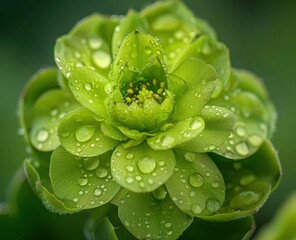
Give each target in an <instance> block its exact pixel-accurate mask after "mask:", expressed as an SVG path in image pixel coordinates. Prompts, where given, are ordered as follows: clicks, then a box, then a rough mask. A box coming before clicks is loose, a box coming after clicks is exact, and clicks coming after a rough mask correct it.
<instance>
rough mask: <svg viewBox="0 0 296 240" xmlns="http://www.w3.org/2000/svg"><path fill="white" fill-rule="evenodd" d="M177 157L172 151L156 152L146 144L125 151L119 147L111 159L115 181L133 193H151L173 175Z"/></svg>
mask: <svg viewBox="0 0 296 240" xmlns="http://www.w3.org/2000/svg"><path fill="white" fill-rule="evenodd" d="M174 166H175V156H174V153H173V151H172V150H161V151H155V150H153V149H152V148H150V147H149V146H148V145H147V144H146V143H145V142H143V143H141V144H139V145H137V146H134V147H130V148H127V149H124V148H123V147H122V146H121V145H120V146H118V147H117V148H116V149H115V150H114V152H113V154H112V158H111V170H112V175H113V177H114V179H115V180H116V181H117V182H118V183H119V184H120V185H121V186H123V187H125V188H127V189H129V190H131V191H133V192H151V191H153V190H155V189H156V188H158V187H159V186H161V185H162V184H163V183H165V182H166V181H167V180H168V178H169V177H170V176H171V175H172V174H173V171H174Z"/></svg>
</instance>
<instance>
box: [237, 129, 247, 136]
mask: <svg viewBox="0 0 296 240" xmlns="http://www.w3.org/2000/svg"><path fill="white" fill-rule="evenodd" d="M236 134H237V135H238V136H239V137H244V136H245V135H246V131H245V129H243V128H242V127H239V128H237V129H236Z"/></svg>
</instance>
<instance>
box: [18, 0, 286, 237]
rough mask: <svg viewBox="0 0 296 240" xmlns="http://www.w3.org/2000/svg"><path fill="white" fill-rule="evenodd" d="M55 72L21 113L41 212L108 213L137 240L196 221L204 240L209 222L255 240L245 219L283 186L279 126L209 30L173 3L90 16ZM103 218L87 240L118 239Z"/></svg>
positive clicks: (259, 88)
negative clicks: (275, 139) (276, 138)
mask: <svg viewBox="0 0 296 240" xmlns="http://www.w3.org/2000/svg"><path fill="white" fill-rule="evenodd" d="M55 61H56V64H57V66H58V68H52V69H45V70H42V71H40V72H38V73H37V74H36V75H35V76H34V77H33V78H32V80H31V81H30V82H29V83H28V85H27V86H26V88H25V90H24V92H23V94H22V97H21V101H20V113H21V114H20V117H21V124H22V128H23V129H24V132H25V139H26V141H27V143H28V145H29V147H30V148H31V157H30V158H28V160H26V161H25V170H26V174H27V178H28V180H29V182H30V184H31V186H32V188H33V189H34V191H35V192H36V194H37V195H38V196H39V197H40V198H41V199H42V201H43V203H44V204H45V206H46V207H47V208H48V209H50V210H51V211H53V212H57V213H60V214H65V213H74V212H78V211H82V210H85V209H93V208H98V210H100V206H102V205H106V204H111V203H112V204H115V205H117V206H118V215H119V218H120V220H121V221H122V223H123V225H124V226H125V227H126V228H127V229H128V231H130V233H132V234H133V235H134V236H135V237H136V238H139V239H177V238H178V237H179V236H180V235H181V234H182V232H183V231H185V230H186V228H188V227H189V226H190V224H191V223H192V222H193V221H194V226H195V227H196V228H197V229H199V231H203V229H204V233H200V234H199V235H200V236H201V237H200V239H204V238H203V237H202V236H206V234H207V233H206V232H207V231H209V229H210V228H211V226H212V227H214V228H216V227H217V226H218V223H213V222H211V223H207V220H210V221H226V220H231V221H233V224H236V225H237V226H238V227H240V228H241V229H240V230H238V231H239V232H238V234H239V235H240V236H242V237H245V238H247V237H248V236H249V235H250V234H251V232H252V229H253V220H252V218H251V217H250V215H251V214H253V213H254V212H256V211H257V210H258V209H259V208H260V207H261V206H262V205H263V204H264V202H265V201H266V199H267V198H268V196H269V194H270V193H271V192H272V191H273V190H274V189H275V187H276V186H277V184H278V182H279V179H280V176H281V168H280V164H279V162H278V158H277V153H276V151H275V150H274V148H273V146H272V145H271V143H270V140H269V138H270V137H271V135H272V133H273V130H274V128H275V126H274V125H275V115H276V114H275V110H274V108H273V105H272V104H271V102H270V100H269V98H268V94H267V92H266V90H265V87H264V86H263V83H262V82H261V81H260V80H259V79H258V78H257V77H256V76H255V75H253V74H251V73H249V72H246V71H242V70H236V69H232V68H231V65H230V60H229V52H228V49H227V48H226V47H225V46H224V45H223V44H222V43H221V42H219V41H218V40H217V37H216V35H215V33H214V31H213V29H212V28H211V27H210V26H209V25H208V24H207V23H206V22H204V21H202V20H200V19H197V18H195V17H194V16H193V15H192V13H191V12H190V11H189V10H188V9H187V8H186V7H185V6H184V5H183V4H182V3H181V2H180V1H173V0H171V1H160V2H158V3H156V4H154V5H152V6H149V7H147V8H145V9H144V10H143V11H141V12H135V11H129V12H128V14H127V15H126V16H125V17H114V16H112V17H105V16H102V15H97V14H94V15H92V16H90V17H87V18H85V19H84V20H82V21H81V22H79V23H78V24H77V25H76V26H75V27H74V28H73V30H72V31H71V32H70V33H69V34H67V35H65V36H63V37H61V38H59V39H58V40H57V43H56V46H55ZM110 209H112V211H114V209H115V208H114V207H112V208H110ZM96 212H97V211H96ZM105 212H106V208H103V210H102V214H94V215H93V218H94V219H93V220H92V221H91V222H90V225H89V226H88V228H87V229H88V230H87V231H90V232H88V234H87V235H88V236H89V238H91V239H93V238H95V236H99V232H100V231H101V230H102V232H103V233H104V234H106V235H110V237H112V236H113V238H116V236H115V235H114V234H115V233H114V231H113V229H112V225H111V223H110V222H109V220H108V219H107V218H105V217H108V216H109V215H108V214H107V215H106V214H105ZM98 216H100V217H98ZM244 217H248V218H245V219H241V218H244ZM195 218H198V219H199V220H196V219H195ZM201 219H202V220H201ZM111 222H112V221H111ZM207 224H208V225H207ZM221 224H222V223H221ZM231 224H232V223H231ZM231 224H226V223H223V224H222V225H221V226H225V228H228V227H229V226H230V225H231ZM206 226H208V227H206ZM96 227H99V228H101V230H100V231H99V230H97V229H95V228H96ZM233 230H235V229H233ZM91 231H93V232H91ZM97 231H98V232H97ZM188 231H190V228H189V230H188ZM219 231H221V229H220V230H219ZM225 231H227V230H225ZM115 232H116V231H115ZM125 234H127V233H125ZM219 234H223V231H222V232H221V233H220V232H219ZM186 235H187V236H192V234H191V233H190V232H186V234H185V236H186ZM213 236H214V235H213ZM113 238H112V239H113ZM108 239H109V238H108ZM119 239H121V236H120V235H119ZM195 239H199V238H198V235H196V236H195Z"/></svg>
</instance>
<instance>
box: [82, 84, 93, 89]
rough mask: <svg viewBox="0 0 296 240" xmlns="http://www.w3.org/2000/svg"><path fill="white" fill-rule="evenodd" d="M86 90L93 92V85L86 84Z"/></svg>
mask: <svg viewBox="0 0 296 240" xmlns="http://www.w3.org/2000/svg"><path fill="white" fill-rule="evenodd" d="M84 88H85V90H87V91H91V90H92V84H91V83H86V84H85V85H84Z"/></svg>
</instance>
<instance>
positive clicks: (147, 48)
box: [144, 46, 152, 55]
mask: <svg viewBox="0 0 296 240" xmlns="http://www.w3.org/2000/svg"><path fill="white" fill-rule="evenodd" d="M144 52H145V53H146V54H148V55H150V54H151V53H152V49H151V47H148V46H147V47H145V50H144Z"/></svg>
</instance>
